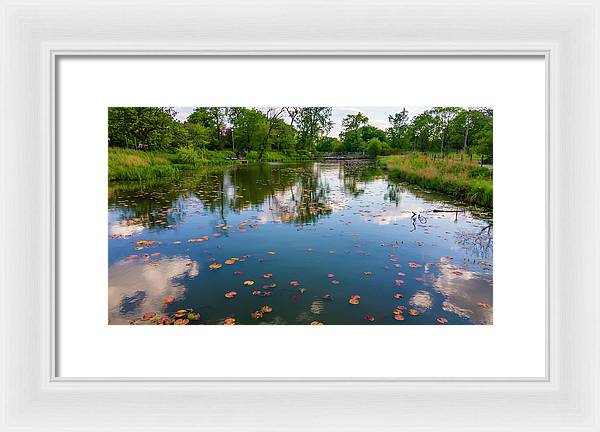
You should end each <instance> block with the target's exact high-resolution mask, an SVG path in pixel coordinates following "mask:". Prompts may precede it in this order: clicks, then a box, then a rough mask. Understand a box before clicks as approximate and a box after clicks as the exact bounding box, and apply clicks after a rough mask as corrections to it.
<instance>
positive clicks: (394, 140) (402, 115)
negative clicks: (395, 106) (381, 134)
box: [387, 108, 409, 148]
mask: <svg viewBox="0 0 600 432" xmlns="http://www.w3.org/2000/svg"><path fill="white" fill-rule="evenodd" d="M388 121H389V122H390V127H389V128H388V130H387V132H388V135H389V137H390V143H391V145H392V147H394V148H403V147H406V137H407V133H408V130H409V125H408V111H406V108H402V111H401V112H399V113H396V114H394V115H391V116H389V117H388Z"/></svg>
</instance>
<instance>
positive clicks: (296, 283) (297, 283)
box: [290, 280, 300, 286]
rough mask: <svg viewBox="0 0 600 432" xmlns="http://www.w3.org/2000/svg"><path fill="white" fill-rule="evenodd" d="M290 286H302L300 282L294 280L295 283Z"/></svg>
mask: <svg viewBox="0 0 600 432" xmlns="http://www.w3.org/2000/svg"><path fill="white" fill-rule="evenodd" d="M290 285H291V286H298V285H300V282H298V281H295V280H293V281H291V282H290Z"/></svg>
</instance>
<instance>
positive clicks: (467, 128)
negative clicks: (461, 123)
mask: <svg viewBox="0 0 600 432" xmlns="http://www.w3.org/2000/svg"><path fill="white" fill-rule="evenodd" d="M469 123H470V122H469V120H467V126H466V129H465V142H464V143H463V153H465V154H466V153H467V142H468V141H469Z"/></svg>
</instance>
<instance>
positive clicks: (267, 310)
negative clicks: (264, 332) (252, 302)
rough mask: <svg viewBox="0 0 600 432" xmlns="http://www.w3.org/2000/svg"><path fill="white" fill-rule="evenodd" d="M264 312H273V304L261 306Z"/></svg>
mask: <svg viewBox="0 0 600 432" xmlns="http://www.w3.org/2000/svg"><path fill="white" fill-rule="evenodd" d="M260 310H261V312H262V313H269V312H273V308H272V307H271V306H267V305H265V306H263V307H262V308H260Z"/></svg>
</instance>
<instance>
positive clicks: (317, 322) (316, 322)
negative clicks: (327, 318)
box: [310, 321, 323, 325]
mask: <svg viewBox="0 0 600 432" xmlns="http://www.w3.org/2000/svg"><path fill="white" fill-rule="evenodd" d="M310 325H323V323H322V322H320V321H311V323H310Z"/></svg>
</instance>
